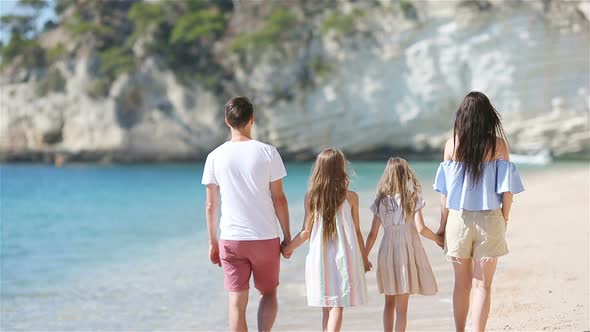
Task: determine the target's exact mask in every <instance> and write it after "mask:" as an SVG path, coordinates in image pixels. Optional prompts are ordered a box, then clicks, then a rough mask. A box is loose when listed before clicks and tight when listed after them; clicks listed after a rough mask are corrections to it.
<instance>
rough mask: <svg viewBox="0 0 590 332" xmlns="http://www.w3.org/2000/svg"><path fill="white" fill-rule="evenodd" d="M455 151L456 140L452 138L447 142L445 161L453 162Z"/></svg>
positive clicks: (444, 153) (444, 154)
mask: <svg viewBox="0 0 590 332" xmlns="http://www.w3.org/2000/svg"><path fill="white" fill-rule="evenodd" d="M454 151H455V140H454V139H453V138H452V137H449V139H447V141H446V142H445V149H444V152H443V160H444V161H447V160H452V159H453V152H454Z"/></svg>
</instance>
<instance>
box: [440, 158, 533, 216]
mask: <svg viewBox="0 0 590 332" xmlns="http://www.w3.org/2000/svg"><path fill="white" fill-rule="evenodd" d="M482 166H483V170H482V174H481V178H480V179H479V181H478V182H477V183H474V182H473V180H472V178H471V176H469V175H468V174H465V165H464V164H463V163H462V162H459V161H454V160H447V161H444V162H442V163H440V166H438V170H437V171H436V178H435V181H434V185H433V187H434V190H436V191H438V192H440V193H441V194H444V195H445V196H447V208H449V209H453V210H469V211H482V210H495V209H498V208H500V206H501V205H502V193H505V192H512V193H514V194H518V193H520V192H523V191H524V186H523V185H522V180H521V179H520V175H519V174H518V170H517V169H516V165H514V163H512V162H510V161H506V160H503V159H498V160H493V161H488V162H484V163H483V165H482Z"/></svg>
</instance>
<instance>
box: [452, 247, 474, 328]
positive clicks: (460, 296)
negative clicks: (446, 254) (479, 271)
mask: <svg viewBox="0 0 590 332" xmlns="http://www.w3.org/2000/svg"><path fill="white" fill-rule="evenodd" d="M454 260H455V261H453V270H455V288H454V290H453V314H454V316H455V330H456V331H457V332H463V331H465V324H466V322H467V313H468V312H469V295H470V293H471V279H472V278H473V262H472V260H471V258H456V259H454Z"/></svg>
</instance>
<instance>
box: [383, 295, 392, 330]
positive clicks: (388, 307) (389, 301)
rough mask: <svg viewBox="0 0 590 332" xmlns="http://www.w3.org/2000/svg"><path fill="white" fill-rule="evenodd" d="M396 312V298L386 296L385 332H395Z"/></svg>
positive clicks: (384, 312)
mask: <svg viewBox="0 0 590 332" xmlns="http://www.w3.org/2000/svg"><path fill="white" fill-rule="evenodd" d="M394 310H395V296H394V295H385V305H384V306H383V331H385V332H393V313H394Z"/></svg>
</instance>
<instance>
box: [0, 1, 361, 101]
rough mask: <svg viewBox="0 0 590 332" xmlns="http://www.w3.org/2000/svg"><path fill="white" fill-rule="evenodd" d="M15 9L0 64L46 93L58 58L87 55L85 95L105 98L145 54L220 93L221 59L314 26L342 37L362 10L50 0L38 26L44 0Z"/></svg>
mask: <svg viewBox="0 0 590 332" xmlns="http://www.w3.org/2000/svg"><path fill="white" fill-rule="evenodd" d="M19 6H20V7H22V8H24V9H27V10H28V11H26V12H28V13H30V14H27V15H5V16H2V17H1V21H2V27H3V29H8V30H9V31H10V35H11V38H10V41H9V42H8V43H7V44H6V45H2V46H1V48H0V55H1V56H2V60H1V61H2V67H5V66H6V65H8V64H10V67H11V68H13V69H14V68H24V69H26V70H29V71H30V70H36V72H37V73H39V74H38V75H34V76H30V75H26V78H24V77H25V76H19V77H21V78H19V79H30V78H31V77H34V79H36V80H39V81H42V82H41V83H40V84H39V93H40V94H46V93H49V92H52V91H63V86H65V84H62V83H63V82H62V80H61V79H60V78H59V76H58V75H57V74H56V73H60V72H59V71H55V70H52V68H53V67H54V65H55V64H56V63H58V62H60V61H63V60H67V59H75V58H77V57H79V56H84V57H89V61H90V70H91V71H92V72H91V74H92V76H93V78H92V82H91V83H90V84H89V85H88V86H87V88H86V92H87V93H88V94H89V95H90V96H92V97H95V98H100V97H104V96H106V95H107V94H108V93H109V90H110V87H111V85H112V83H113V82H114V81H115V80H116V79H117V78H118V77H119V76H121V75H124V74H127V73H131V74H132V73H133V72H134V71H136V70H138V69H139V68H141V65H142V64H143V63H144V61H145V60H146V59H148V58H150V59H155V60H156V63H157V64H158V65H160V66H162V67H163V68H166V69H170V70H172V71H173V72H174V73H175V74H176V77H177V78H178V79H179V81H181V82H183V83H185V84H187V85H190V84H193V83H194V82H197V83H198V84H200V85H202V86H204V87H206V88H208V89H211V90H213V91H221V89H223V88H222V82H224V80H227V79H230V80H231V77H232V75H233V74H232V70H231V69H230V70H228V68H227V67H224V66H225V65H227V61H225V60H226V59H225V57H235V56H236V55H238V56H240V58H241V59H244V58H243V56H244V55H245V54H252V55H254V56H255V57H254V58H253V59H254V60H253V61H256V56H258V55H261V54H263V53H264V52H269V51H272V50H275V49H278V50H279V51H281V50H283V49H282V45H286V44H284V43H285V42H289V41H296V42H299V43H300V44H301V45H302V47H307V46H309V45H308V43H309V42H310V41H311V40H312V38H313V36H312V34H313V33H312V32H311V31H312V30H313V29H316V28H319V29H321V31H322V32H327V31H335V32H336V34H337V35H338V36H345V35H347V34H350V33H351V32H353V31H354V29H355V26H356V24H357V21H358V19H359V17H360V16H362V15H363V12H362V11H359V10H357V9H354V10H353V11H351V12H350V13H349V14H343V13H340V12H338V11H337V10H335V9H334V8H335V7H336V2H335V1H333V0H326V1H323V2H316V1H310V0H290V1H285V2H283V1H276V2H275V1H272V2H260V3H257V2H250V3H247V4H246V3H241V4H240V5H239V6H238V7H237V8H235V7H234V1H233V0H182V1H180V0H179V1H171V0H170V1H168V0H161V1H147V0H125V1H109V2H108V5H105V3H104V2H103V1H97V0H55V2H54V10H55V12H56V14H57V17H58V19H57V20H56V22H48V23H47V24H46V25H45V27H44V28H43V29H41V31H37V29H36V28H35V26H36V24H35V23H36V22H35V20H36V17H37V16H39V12H40V11H41V10H43V9H44V8H45V7H46V6H47V2H45V1H44V0H20V1H19ZM236 18H237V19H236ZM232 22H233V23H232ZM310 22H311V24H313V25H314V26H309V24H310ZM236 24H238V25H239V26H238V25H236ZM46 36H51V37H50V38H49V37H48V38H45V37H46ZM53 39H55V40H56V41H52V40H53ZM294 45H295V46H297V45H298V44H294ZM306 57H307V58H308V61H309V64H307V65H306V68H309V70H310V72H313V73H315V74H316V75H318V76H320V77H325V76H327V75H328V74H329V73H330V72H331V69H332V68H331V67H330V66H329V65H328V64H327V63H326V61H325V60H324V59H320V58H318V57H317V56H306ZM47 75H52V77H45V76H47ZM307 79H308V78H307Z"/></svg>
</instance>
